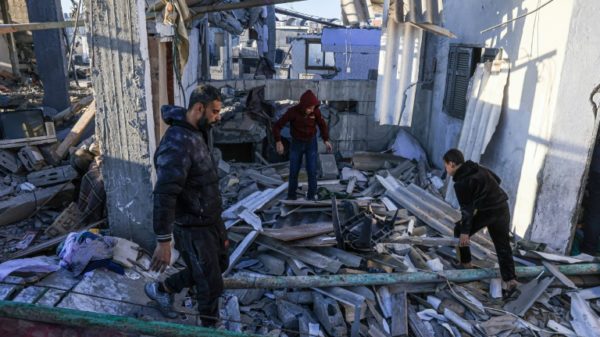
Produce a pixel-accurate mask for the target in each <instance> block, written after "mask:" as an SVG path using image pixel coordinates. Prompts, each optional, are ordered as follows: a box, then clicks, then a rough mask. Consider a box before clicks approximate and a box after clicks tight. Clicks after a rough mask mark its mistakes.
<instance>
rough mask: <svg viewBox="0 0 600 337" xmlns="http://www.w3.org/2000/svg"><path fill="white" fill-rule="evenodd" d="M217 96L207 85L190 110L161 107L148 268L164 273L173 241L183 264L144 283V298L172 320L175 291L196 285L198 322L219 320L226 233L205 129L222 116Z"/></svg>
mask: <svg viewBox="0 0 600 337" xmlns="http://www.w3.org/2000/svg"><path fill="white" fill-rule="evenodd" d="M220 110H221V95H220V93H219V90H217V89H216V88H214V87H211V86H203V87H199V88H197V89H196V90H194V92H193V93H192V95H191V97H190V103H189V106H188V109H187V110H186V109H185V108H181V107H175V106H163V107H162V109H161V112H162V116H163V119H164V121H165V122H166V123H167V124H168V125H169V128H168V129H167V131H166V132H165V135H164V137H163V138H162V140H161V142H160V145H159V147H158V149H157V150H156V154H155V156H154V166H155V168H156V175H157V181H156V186H155V187H154V232H155V233H156V238H157V241H158V244H157V247H156V250H155V251H154V255H153V257H152V264H151V268H152V270H155V271H160V272H162V271H164V270H165V268H166V267H167V266H168V265H169V263H170V262H171V244H170V242H171V239H172V238H173V237H174V239H175V245H176V247H177V249H178V250H179V251H180V252H181V256H182V258H183V260H184V262H185V264H186V268H185V269H184V270H182V271H180V272H178V273H177V274H174V275H172V276H170V277H168V278H167V279H166V280H165V281H164V282H160V283H159V282H152V283H148V284H146V287H145V291H146V294H147V295H148V297H150V298H151V299H153V300H155V301H156V302H157V303H158V304H159V308H160V310H161V312H162V313H163V314H164V315H165V316H167V317H169V318H175V317H177V314H176V313H175V312H174V311H173V294H175V293H178V292H180V291H181V290H183V289H184V288H189V287H192V286H195V287H196V294H197V296H198V298H197V301H198V312H199V314H200V315H201V319H202V325H204V326H214V325H215V324H216V323H217V320H218V299H219V296H221V293H222V292H223V279H222V276H221V274H222V272H223V271H224V270H225V269H226V268H227V265H228V257H227V246H228V241H227V232H226V230H225V226H224V224H223V221H222V219H221V212H222V206H221V194H220V192H219V177H218V174H217V168H216V165H215V163H214V162H213V158H212V155H211V151H210V149H209V148H208V145H207V144H208V139H207V137H208V131H209V128H210V127H211V125H212V124H214V123H216V122H218V121H219V120H220V118H221V117H220Z"/></svg>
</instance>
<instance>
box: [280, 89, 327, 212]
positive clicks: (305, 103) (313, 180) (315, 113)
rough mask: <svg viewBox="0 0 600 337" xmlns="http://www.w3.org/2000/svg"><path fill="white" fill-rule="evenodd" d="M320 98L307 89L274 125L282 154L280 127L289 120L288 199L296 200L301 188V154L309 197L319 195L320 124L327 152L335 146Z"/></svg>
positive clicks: (312, 197) (309, 198) (310, 198)
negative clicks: (297, 191)
mask: <svg viewBox="0 0 600 337" xmlns="http://www.w3.org/2000/svg"><path fill="white" fill-rule="evenodd" d="M319 104H320V103H319V100H318V99H317V96H315V94H313V92H312V91H310V90H307V91H306V92H305V93H304V94H302V96H301V97H300V103H298V104H297V105H295V106H293V107H291V108H290V109H288V111H286V113H285V114H284V115H283V116H282V117H281V118H280V119H279V120H278V121H277V123H275V125H274V126H273V137H275V141H276V143H275V145H276V147H277V153H279V154H280V155H281V154H283V150H284V148H283V143H282V142H281V129H283V127H284V126H285V125H286V124H287V123H290V131H291V134H292V143H291V145H290V176H289V179H288V182H289V186H288V200H296V190H297V189H298V174H299V173H300V165H302V156H305V158H306V173H307V175H308V193H307V196H306V197H307V199H308V200H314V199H315V196H316V194H317V152H318V148H319V147H318V145H317V125H318V126H319V129H320V130H321V138H323V142H324V143H325V147H326V148H327V152H331V151H332V149H333V147H332V146H331V143H330V142H329V132H328V130H327V123H325V120H324V119H323V116H321V111H320V110H319Z"/></svg>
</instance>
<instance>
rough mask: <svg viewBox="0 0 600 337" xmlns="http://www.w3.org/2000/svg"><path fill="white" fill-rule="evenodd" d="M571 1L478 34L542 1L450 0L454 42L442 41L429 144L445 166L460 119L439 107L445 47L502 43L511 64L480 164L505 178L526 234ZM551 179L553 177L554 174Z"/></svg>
mask: <svg viewBox="0 0 600 337" xmlns="http://www.w3.org/2000/svg"><path fill="white" fill-rule="evenodd" d="M573 3H574V2H572V1H555V2H553V3H551V4H550V5H548V6H546V7H544V8H543V9H542V10H541V11H538V12H536V13H534V14H532V15H529V16H527V17H525V18H523V19H519V20H517V21H515V22H512V23H510V24H509V25H507V26H505V27H503V28H498V29H495V30H493V31H490V32H487V33H484V34H481V33H480V31H481V30H483V29H485V28H487V27H489V26H492V25H494V24H497V23H500V22H503V21H506V20H510V19H512V18H515V17H517V16H519V15H522V14H525V13H528V12H530V11H532V10H533V9H535V8H536V7H537V6H538V5H539V1H537V0H525V1H519V0H511V1H493V0H477V1H468V2H466V1H464V2H463V1H445V3H444V13H443V19H444V23H443V24H444V26H445V27H446V28H448V29H449V30H451V31H452V32H453V33H455V34H456V35H457V36H458V38H457V39H455V40H449V39H438V41H439V43H438V51H437V62H438V63H437V64H438V68H437V71H436V74H435V84H434V91H433V98H432V99H433V101H432V117H431V119H430V120H431V122H430V125H429V128H430V130H429V132H428V141H427V143H428V144H427V149H428V152H429V154H430V155H431V156H432V160H433V161H434V163H436V164H437V165H438V166H440V165H441V156H442V155H443V154H444V152H445V151H446V150H447V149H449V148H451V147H455V146H456V145H457V143H458V137H459V135H460V131H461V128H462V120H459V119H455V118H452V117H449V116H448V115H447V114H445V113H444V112H442V110H443V98H444V89H445V79H446V71H447V62H448V61H447V56H448V47H449V44H450V42H452V43H467V44H480V45H485V46H487V47H494V48H502V49H503V51H504V54H503V55H504V57H505V58H508V59H509V61H510V65H511V70H510V76H509V83H508V87H507V90H506V91H505V103H504V108H503V111H502V115H501V117H500V124H499V125H498V128H497V130H496V133H495V135H494V137H493V138H492V141H491V143H490V145H489V146H488V149H487V151H486V153H485V155H484V156H483V157H482V163H483V164H484V165H486V166H489V167H490V168H492V169H493V170H494V171H495V172H497V173H498V175H499V176H500V177H501V178H502V180H503V183H502V186H503V187H504V189H505V190H506V191H507V192H508V194H509V197H510V205H511V209H512V210H513V228H514V230H515V232H516V233H517V234H519V235H525V234H527V233H528V229H531V226H530V225H531V224H532V222H533V214H534V210H535V203H536V196H537V193H538V188H539V181H538V176H540V173H541V170H542V167H543V163H544V160H545V158H546V153H547V151H548V146H549V144H550V143H549V140H550V138H551V135H552V127H553V121H554V119H555V116H554V114H555V105H556V97H557V96H558V93H559V92H558V87H559V83H560V81H561V69H562V68H563V63H564V60H565V52H566V48H567V39H569V38H571V36H570V35H569V34H570V33H569V27H570V18H571V11H572V8H573ZM551 179H552V178H551Z"/></svg>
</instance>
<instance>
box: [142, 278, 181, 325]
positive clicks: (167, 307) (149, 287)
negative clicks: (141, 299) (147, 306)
mask: <svg viewBox="0 0 600 337" xmlns="http://www.w3.org/2000/svg"><path fill="white" fill-rule="evenodd" d="M144 291H145V292H146V296H148V297H150V298H151V299H153V300H154V301H155V302H156V303H158V309H159V310H160V312H161V313H162V314H163V316H165V317H167V318H171V319H174V318H177V313H176V312H175V311H174V310H173V295H171V294H168V293H165V292H162V291H160V290H158V282H149V283H146V285H145V286H144Z"/></svg>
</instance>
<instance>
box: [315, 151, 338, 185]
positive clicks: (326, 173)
mask: <svg viewBox="0 0 600 337" xmlns="http://www.w3.org/2000/svg"><path fill="white" fill-rule="evenodd" d="M319 163H320V165H321V179H324V180H330V179H337V177H338V174H339V171H338V167H337V163H336V161H335V155H333V154H330V153H327V154H320V155H319Z"/></svg>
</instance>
